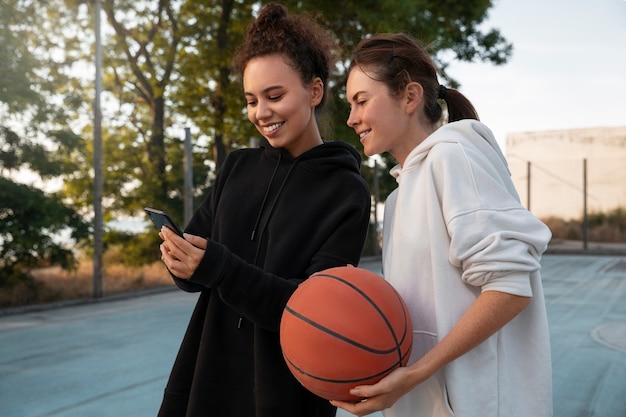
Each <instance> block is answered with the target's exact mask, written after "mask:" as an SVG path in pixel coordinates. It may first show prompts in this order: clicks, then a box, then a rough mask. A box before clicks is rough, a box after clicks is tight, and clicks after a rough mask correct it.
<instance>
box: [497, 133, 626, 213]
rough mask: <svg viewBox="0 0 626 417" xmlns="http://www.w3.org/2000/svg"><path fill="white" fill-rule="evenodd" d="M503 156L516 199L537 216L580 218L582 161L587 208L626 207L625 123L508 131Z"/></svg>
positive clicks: (582, 204)
mask: <svg viewBox="0 0 626 417" xmlns="http://www.w3.org/2000/svg"><path fill="white" fill-rule="evenodd" d="M506 157H507V160H508V162H509V168H510V169H511V174H512V178H513V182H514V183H515V186H516V187H517V190H518V192H519V194H520V198H521V200H522V202H523V203H524V205H525V206H526V207H528V206H530V207H529V208H530V211H531V212H533V214H535V215H536V216H537V217H539V218H545V217H549V216H555V217H560V218H564V219H582V216H583V207H584V180H583V179H584V174H583V172H584V168H583V167H584V162H583V161H584V160H586V166H587V212H588V213H592V212H607V211H610V210H613V209H615V208H617V207H622V208H624V209H626V126H624V127H601V128H587V129H571V130H554V131H544V132H526V133H513V134H509V135H507V140H506ZM529 162H530V170H529V169H528V163H529ZM529 172H530V182H529ZM529 185H530V201H529V193H528V188H529Z"/></svg>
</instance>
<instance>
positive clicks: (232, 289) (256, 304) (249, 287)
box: [189, 190, 369, 331]
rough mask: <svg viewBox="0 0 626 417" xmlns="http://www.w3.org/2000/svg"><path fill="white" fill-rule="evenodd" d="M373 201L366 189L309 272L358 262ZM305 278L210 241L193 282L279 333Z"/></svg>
mask: <svg viewBox="0 0 626 417" xmlns="http://www.w3.org/2000/svg"><path fill="white" fill-rule="evenodd" d="M365 191H366V190H365ZM365 198H367V201H365V200H364V199H365ZM368 201H369V193H367V192H365V193H362V195H359V199H358V200H355V203H354V204H353V205H352V208H351V209H350V210H346V211H345V212H344V213H343V215H342V218H341V221H339V223H338V226H337V227H334V228H333V230H332V232H331V233H330V235H328V237H327V239H325V241H324V244H323V245H322V247H320V249H319V250H318V251H317V252H316V253H315V254H314V256H313V257H312V259H311V263H310V265H309V267H308V268H307V270H306V274H307V276H309V275H311V274H313V273H314V272H317V271H321V270H324V269H327V268H331V267H335V266H341V265H347V264H352V265H357V264H358V262H359V258H360V254H361V251H362V250H363V242H364V240H365V235H366V234H367V225H368V224H369V210H368V208H369V204H366V203H367V202H368ZM301 282H302V280H301V279H294V278H293V277H279V276H277V275H275V274H272V273H268V272H265V271H263V270H262V269H261V268H259V267H256V266H254V265H252V264H250V263H248V262H245V261H244V260H242V259H241V258H239V257H238V256H236V255H235V254H233V253H232V252H231V251H230V250H229V249H228V248H227V247H226V246H224V245H222V244H220V243H217V242H215V241H212V240H209V241H208V243H207V250H206V253H205V256H204V259H203V260H202V261H201V263H200V265H199V266H198V268H197V270H196V272H195V273H194V275H193V276H192V277H191V279H190V280H189V285H195V286H200V287H203V288H214V289H217V290H218V292H219V294H220V297H221V298H222V300H224V302H225V303H227V304H228V305H230V306H231V307H232V308H233V309H235V310H237V311H238V312H239V313H241V314H243V315H244V316H246V317H247V318H248V319H249V320H251V321H253V322H255V323H256V324H258V325H260V326H262V327H264V328H267V329H269V330H273V331H278V330H279V327H280V319H281V317H282V313H283V310H284V308H285V305H286V304H287V301H288V300H289V297H291V294H293V292H294V291H295V290H296V288H297V287H298V285H299V284H300V283H301Z"/></svg>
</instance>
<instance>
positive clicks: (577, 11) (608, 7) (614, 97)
mask: <svg viewBox="0 0 626 417" xmlns="http://www.w3.org/2000/svg"><path fill="white" fill-rule="evenodd" d="M485 27H487V28H491V27H494V28H497V29H499V30H500V33H501V34H502V35H503V36H504V37H505V38H506V39H507V40H508V41H509V42H511V43H513V55H512V57H511V59H510V60H509V62H508V63H507V64H505V65H503V66H493V65H491V64H483V63H473V64H461V63H453V64H451V65H450V67H449V74H450V75H451V76H452V77H454V78H455V79H456V80H457V81H458V82H460V83H461V87H460V90H461V92H463V93H464V94H465V95H466V96H467V97H468V98H469V99H470V101H472V103H473V104H474V106H475V107H476V110H477V111H478V114H479V116H480V118H481V121H483V122H485V123H486V124H487V125H488V126H489V127H490V128H491V130H492V131H493V132H494V134H495V135H496V138H497V139H498V142H499V143H500V146H502V147H503V150H505V145H504V144H505V143H506V135H507V133H517V132H531V131H541V130H555V129H570V128H584V127H605V126H626V1H624V0H495V1H494V8H493V9H491V11H490V14H489V18H488V20H487V21H486V23H485Z"/></svg>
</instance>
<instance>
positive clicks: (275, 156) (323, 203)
mask: <svg viewBox="0 0 626 417" xmlns="http://www.w3.org/2000/svg"><path fill="white" fill-rule="evenodd" d="M359 163H360V156H359V154H358V153H357V152H356V150H355V149H354V148H353V147H352V146H350V145H348V144H346V143H344V142H339V141H338V142H325V143H324V144H322V145H320V146H317V147H314V148H312V149H310V150H309V151H307V152H305V153H304V154H302V155H300V156H299V157H297V158H295V159H294V158H293V157H292V156H291V155H289V153H287V152H285V151H284V150H282V149H275V148H272V147H271V146H270V145H269V143H267V141H265V140H264V139H263V141H262V143H261V148H258V149H242V150H237V151H234V152H232V153H231V154H230V155H229V156H228V158H227V159H226V161H225V163H224V165H223V167H222V168H221V170H220V173H219V175H218V177H217V180H216V184H215V186H214V188H213V190H212V192H211V193H210V194H209V196H208V197H207V198H206V200H205V201H204V203H203V204H202V206H201V207H200V208H199V209H198V210H197V211H196V213H195V214H194V216H193V218H192V219H191V221H190V223H189V225H188V226H187V228H186V230H185V231H186V232H188V233H191V234H194V235H199V236H203V237H207V238H209V241H208V246H207V250H206V253H205V256H204V259H203V260H202V261H201V263H200V265H199V266H198V268H197V270H196V272H195V273H194V275H193V276H192V277H191V279H189V280H188V281H187V280H182V279H178V278H176V277H174V280H175V282H176V284H177V285H178V286H179V287H180V288H181V289H183V290H185V291H190V292H192V291H202V293H201V294H200V297H199V299H198V303H197V305H196V308H195V310H194V312H193V314H192V317H191V320H190V323H189V326H188V328H187V332H186V334H185V337H184V339H183V342H182V344H181V347H180V350H179V353H178V356H177V358H176V362H175V363H174V367H173V370H172V373H171V375H170V379H169V382H168V384H167V387H166V389H165V396H164V399H163V403H162V405H161V410H160V412H159V416H160V417H164V416H171V417H183V416H187V417H191V416H193V417H196V416H198V417H199V416H215V417H281V416H284V417H305V416H307V417H308V416H311V417H313V416H316V417H322V416H334V415H335V409H334V407H331V405H330V403H329V402H328V401H327V400H324V399H321V398H319V397H317V396H315V395H313V394H311V393H309V392H308V391H306V390H305V389H304V388H303V387H302V386H301V385H300V384H299V383H298V382H297V380H296V379H295V378H294V377H293V376H292V375H291V373H290V372H289V370H288V368H287V366H286V365H285V363H284V360H283V357H282V353H281V350H280V344H279V334H278V330H279V326H280V319H281V315H282V312H283V309H284V307H285V305H286V303H287V301H288V299H289V297H290V296H291V294H292V293H293V292H294V291H295V289H296V288H297V286H298V284H299V283H301V282H302V281H303V280H304V279H306V278H307V277H308V276H310V275H311V274H313V273H314V272H317V271H320V270H323V269H326V268H330V267H334V266H341V265H346V264H352V265H357V264H358V262H359V258H360V254H361V251H362V249H363V244H364V241H365V236H366V234H367V228H368V224H369V216H370V194H369V190H368V188H367V184H366V183H365V181H364V180H363V178H362V177H361V176H360V172H359Z"/></svg>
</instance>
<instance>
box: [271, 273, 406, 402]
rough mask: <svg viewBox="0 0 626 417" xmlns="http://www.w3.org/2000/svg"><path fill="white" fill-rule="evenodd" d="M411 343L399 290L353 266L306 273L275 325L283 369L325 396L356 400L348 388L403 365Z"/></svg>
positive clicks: (376, 276)
mask: <svg viewBox="0 0 626 417" xmlns="http://www.w3.org/2000/svg"><path fill="white" fill-rule="evenodd" d="M412 343H413V333H412V326H411V318H410V316H409V313H408V309H407V308H406V305H405V303H404V300H402V298H401V297H400V294H398V293H397V292H396V290H395V289H394V288H393V287H392V286H391V284H389V283H388V282H387V281H385V280H384V279H383V278H382V277H380V276H379V275H377V274H375V273H374V272H371V271H368V270H366V269H362V268H358V267H353V266H345V267H336V268H330V269H327V270H324V271H321V272H317V273H315V274H313V275H311V277H309V278H308V279H307V280H305V281H304V282H303V283H302V284H300V286H299V287H298V288H297V289H296V291H295V292H294V293H293V294H292V296H291V298H290V299H289V301H288V302H287V305H286V307H285V309H284V311H283V316H282V319H281V323H280V344H281V347H282V351H283V357H284V358H285V361H286V363H287V366H288V367H289V370H290V371H291V373H292V374H293V375H294V376H295V377H296V379H297V380H298V381H300V383H301V384H302V385H303V386H304V387H305V388H307V389H308V390H309V391H311V392H313V393H314V394H317V395H318V396H320V397H322V398H325V399H328V400H342V401H358V400H360V399H359V398H357V397H355V396H352V395H351V394H350V392H349V391H350V389H351V388H354V387H355V386H357V385H371V384H374V383H376V382H378V381H379V380H380V379H382V378H383V377H384V376H385V375H387V374H389V373H390V372H391V371H393V370H394V369H396V368H398V367H400V366H405V365H406V364H407V362H408V360H409V356H410V354H411V346H412Z"/></svg>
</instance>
